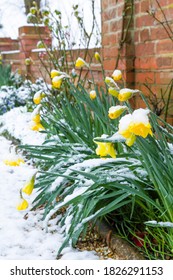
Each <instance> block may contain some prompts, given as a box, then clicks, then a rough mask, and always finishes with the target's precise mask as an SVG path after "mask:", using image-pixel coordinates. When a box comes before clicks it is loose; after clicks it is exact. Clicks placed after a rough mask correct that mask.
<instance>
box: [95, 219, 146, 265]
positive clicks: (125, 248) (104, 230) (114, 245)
mask: <svg viewBox="0 0 173 280" xmlns="http://www.w3.org/2000/svg"><path fill="white" fill-rule="evenodd" d="M95 226H96V230H97V231H98V233H99V234H100V236H101V237H102V238H103V239H104V240H105V241H106V243H107V245H108V247H109V248H110V249H112V251H113V252H115V253H116V254H117V255H118V257H119V259H120V260H145V258H144V257H143V256H142V254H140V253H139V252H138V250H137V249H136V248H134V247H132V246H131V245H130V244H129V243H128V242H127V241H126V240H124V239H122V238H121V237H119V236H117V235H116V232H115V230H114V229H112V228H111V227H110V226H109V225H108V224H107V223H106V222H104V221H98V222H96V225H95Z"/></svg>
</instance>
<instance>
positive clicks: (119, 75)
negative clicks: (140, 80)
mask: <svg viewBox="0 0 173 280" xmlns="http://www.w3.org/2000/svg"><path fill="white" fill-rule="evenodd" d="M112 78H113V79H114V81H119V80H121V79H122V72H121V71H120V70H118V69H116V70H114V72H113V74H112Z"/></svg>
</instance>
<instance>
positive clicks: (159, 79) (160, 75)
mask: <svg viewBox="0 0 173 280" xmlns="http://www.w3.org/2000/svg"><path fill="white" fill-rule="evenodd" d="M172 79H173V71H172V72H170V71H164V72H163V71H162V72H160V71H158V72H156V73H155V81H156V83H157V84H167V85H168V84H169V83H170V81H171V80H172Z"/></svg>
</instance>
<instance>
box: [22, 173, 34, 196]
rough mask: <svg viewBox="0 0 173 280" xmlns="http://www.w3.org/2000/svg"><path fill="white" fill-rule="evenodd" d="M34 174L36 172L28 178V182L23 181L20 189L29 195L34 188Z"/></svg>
mask: <svg viewBox="0 0 173 280" xmlns="http://www.w3.org/2000/svg"><path fill="white" fill-rule="evenodd" d="M35 176H36V173H35V174H34V175H33V176H32V177H31V178H30V180H29V181H28V182H26V183H25V185H24V187H23V189H22V191H23V192H24V193H26V194H27V195H31V193H32V192H33V189H34V183H35Z"/></svg>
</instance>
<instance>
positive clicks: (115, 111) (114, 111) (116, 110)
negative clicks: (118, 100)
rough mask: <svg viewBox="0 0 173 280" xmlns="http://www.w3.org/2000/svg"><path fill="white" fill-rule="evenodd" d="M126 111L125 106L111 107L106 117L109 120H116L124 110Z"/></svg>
mask: <svg viewBox="0 0 173 280" xmlns="http://www.w3.org/2000/svg"><path fill="white" fill-rule="evenodd" d="M126 109H127V107H126V106H120V105H117V106H112V107H110V108H109V112H108V116H109V118H110V119H112V120H113V119H116V118H118V117H119V116H120V115H121V114H122V113H123V112H124V111H125V110H126Z"/></svg>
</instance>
